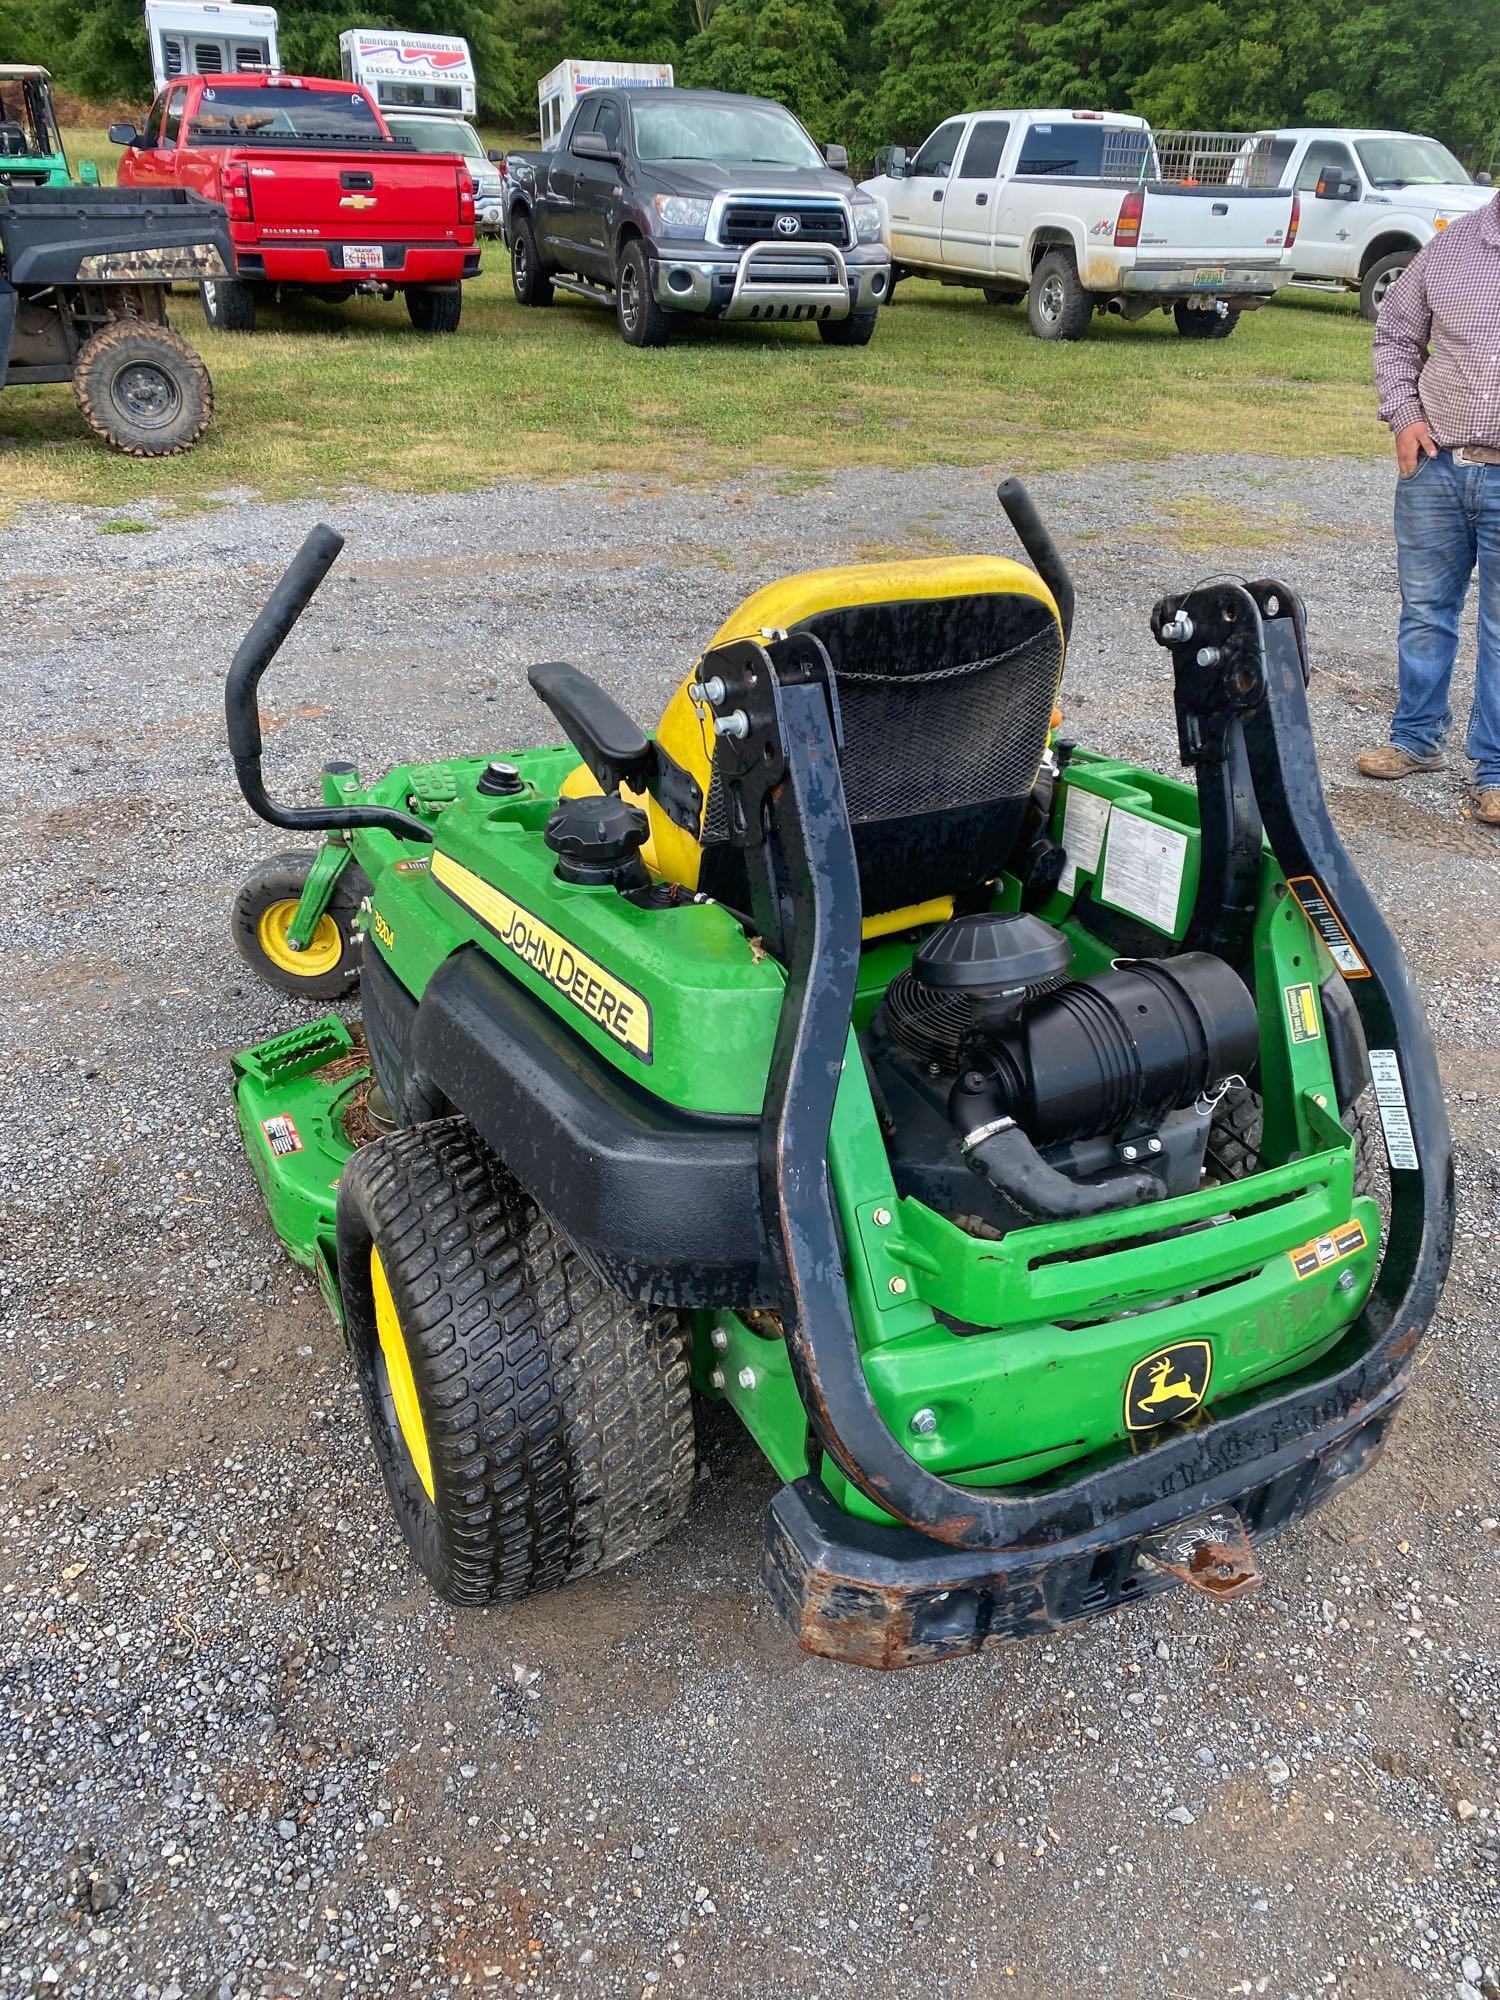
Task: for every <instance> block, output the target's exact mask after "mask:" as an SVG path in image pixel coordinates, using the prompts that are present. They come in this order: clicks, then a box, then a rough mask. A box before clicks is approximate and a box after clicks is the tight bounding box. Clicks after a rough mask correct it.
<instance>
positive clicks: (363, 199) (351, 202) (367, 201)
mask: <svg viewBox="0 0 1500 2000" xmlns="http://www.w3.org/2000/svg"><path fill="white" fill-rule="evenodd" d="M374 206H375V197H374V195H372V194H346V195H345V196H344V197H343V199H342V200H341V201H340V202H339V207H340V208H373V207H374Z"/></svg>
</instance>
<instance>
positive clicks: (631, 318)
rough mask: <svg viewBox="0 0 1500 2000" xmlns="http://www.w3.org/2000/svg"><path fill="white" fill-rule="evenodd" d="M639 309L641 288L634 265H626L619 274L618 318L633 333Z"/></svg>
mask: <svg viewBox="0 0 1500 2000" xmlns="http://www.w3.org/2000/svg"><path fill="white" fill-rule="evenodd" d="M640 309H641V286H640V280H639V278H637V276H636V272H635V266H634V264H626V265H625V266H624V268H623V269H622V270H621V272H620V318H621V319H622V320H623V321H624V323H625V325H626V326H627V327H629V329H630V331H631V332H632V333H634V332H635V323H636V317H637V315H638V314H639V312H640Z"/></svg>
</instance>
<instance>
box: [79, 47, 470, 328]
mask: <svg viewBox="0 0 1500 2000" xmlns="http://www.w3.org/2000/svg"><path fill="white" fill-rule="evenodd" d="M109 136H110V138H111V139H112V140H113V141H114V143H115V144H116V145H118V146H123V147H124V148H125V153H124V156H123V158H122V159H121V161H120V175H119V178H120V184H121V186H122V187H145V188H150V187H183V188H191V189H192V190H193V192H194V193H196V194H201V195H206V196H207V197H208V198H209V200H210V201H218V202H222V203H223V204H224V209H225V212H226V214H227V215H228V217H229V235H230V240H231V241H232V242H233V244H234V255H235V270H234V275H233V277H232V278H231V279H229V280H227V281H226V280H224V279H222V278H220V279H217V280H213V281H208V282H205V283H204V285H203V288H202V289H203V310H204V312H205V313H206V314H207V316H208V320H209V324H210V325H211V326H217V327H223V328H225V329H226V330H229V331H233V332H240V333H244V332H248V331H249V330H250V329H251V328H252V327H253V326H254V324H255V309H256V303H257V301H258V300H259V299H270V298H273V297H274V296H275V294H276V291H277V289H278V288H279V289H281V290H288V289H291V288H294V287H295V288H296V289H298V290H307V291H310V292H313V293H315V294H318V295H321V296H322V297H324V298H329V299H346V298H349V297H351V296H352V295H353V294H354V293H355V292H373V293H378V294H380V295H381V296H382V297H384V298H394V297H395V295H396V293H397V292H398V291H399V292H404V293H405V295H406V309H407V311H408V313H410V315H411V321H412V325H413V326H415V327H416V328H417V329H418V330H419V331H420V332H422V333H452V332H453V331H454V329H455V328H456V327H457V325H458V321H459V314H460V311H461V310H462V305H463V294H462V292H461V290H460V288H459V287H460V281H461V280H462V279H464V278H472V277H473V276H474V274H475V273H476V272H477V271H478V269H479V252H478V250H477V249H476V248H475V247H474V184H473V182H472V181H471V180H470V178H469V170H468V168H467V167H466V166H464V164H463V162H462V161H461V160H459V159H458V158H456V157H450V156H449V155H447V154H437V153H419V152H418V151H417V150H416V148H415V147H414V146H413V145H412V144H411V142H410V141H409V140H404V139H396V138H393V137H392V136H391V132H390V129H389V127H388V126H387V125H386V122H385V120H384V119H383V118H382V117H381V115H380V113H379V111H378V110H377V109H376V107H375V103H374V100H373V99H372V98H371V97H370V95H369V93H368V91H365V90H362V89H361V88H360V86H359V85H358V84H352V83H336V82H331V81H325V80H324V79H322V78H320V77H309V76H280V75H272V74H246V75H243V76H241V75H232V74H231V75H223V76H186V77H179V78H178V79H177V80H176V81H175V82H173V83H169V84H168V85H167V87H166V88H165V89H164V90H163V91H162V93H161V95H160V96H159V97H158V98H157V100H156V102H155V103H154V104H153V105H152V107H151V113H150V116H149V117H148V118H147V120H146V129H145V130H144V131H143V132H137V131H136V128H135V127H134V126H133V125H111V126H110V128H109Z"/></svg>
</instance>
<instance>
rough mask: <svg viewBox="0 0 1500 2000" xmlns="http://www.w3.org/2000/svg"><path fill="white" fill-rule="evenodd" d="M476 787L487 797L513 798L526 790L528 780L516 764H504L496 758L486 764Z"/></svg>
mask: <svg viewBox="0 0 1500 2000" xmlns="http://www.w3.org/2000/svg"><path fill="white" fill-rule="evenodd" d="M474 789H475V791H476V792H483V793H484V795H485V797H486V798H487V799H513V798H514V797H515V796H516V793H517V792H524V791H525V789H526V781H525V779H524V778H523V777H522V776H521V774H520V772H519V771H518V770H517V769H516V767H515V765H514V764H502V763H500V762H499V761H498V759H496V760H492V761H491V762H490V763H488V764H486V765H485V767H484V769H483V770H482V771H481V772H480V774H479V776H478V778H477V779H476V781H475V784H474Z"/></svg>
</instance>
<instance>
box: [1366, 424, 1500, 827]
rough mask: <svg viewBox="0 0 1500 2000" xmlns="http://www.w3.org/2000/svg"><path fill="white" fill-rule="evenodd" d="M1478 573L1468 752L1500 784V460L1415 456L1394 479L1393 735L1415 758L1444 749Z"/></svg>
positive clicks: (1487, 782) (1482, 774) (1483, 776)
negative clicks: (1465, 617)
mask: <svg viewBox="0 0 1500 2000" xmlns="http://www.w3.org/2000/svg"><path fill="white" fill-rule="evenodd" d="M1476 566H1477V567H1478V570H1479V659H1478V663H1477V666H1476V669H1475V674H1474V707H1473V709H1472V711H1471V713H1470V716H1469V736H1468V744H1467V749H1468V753H1469V755H1470V757H1471V758H1472V759H1473V760H1474V766H1475V770H1474V776H1475V782H1476V783H1477V784H1478V785H1479V786H1480V788H1481V789H1485V788H1487V787H1489V786H1492V785H1500V465H1455V464H1454V462H1453V454H1452V452H1451V451H1444V452H1439V454H1438V456H1437V457H1436V458H1426V457H1423V458H1420V459H1418V461H1417V469H1416V471H1415V472H1414V473H1412V475H1411V477H1410V478H1409V479H1398V480H1397V481H1396V570H1397V574H1398V576H1399V577H1400V580H1401V633H1400V659H1401V667H1400V692H1399V695H1398V698H1397V701H1396V713H1395V715H1394V716H1393V717H1392V719H1391V741H1392V742H1393V743H1394V744H1396V745H1397V746H1398V748H1400V749H1402V750H1406V751H1408V752H1409V753H1410V754H1411V755H1412V756H1413V757H1426V756H1429V755H1430V754H1431V753H1432V752H1433V751H1435V750H1439V749H1441V748H1442V744H1443V739H1444V738H1445V737H1446V735H1447V734H1448V725H1449V723H1450V722H1451V721H1452V720H1453V716H1452V711H1451V710H1450V708H1449V706H1448V689H1449V685H1450V683H1451V682H1452V679H1453V662H1454V660H1455V659H1456V658H1457V656H1458V620H1459V614H1460V612H1461V611H1462V610H1463V608H1464V599H1465V598H1466V597H1467V596H1468V594H1469V578H1470V577H1471V576H1472V575H1473V574H1474V571H1475V568H1476Z"/></svg>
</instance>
